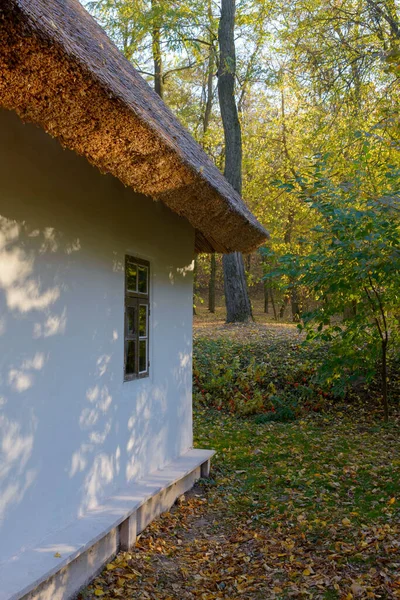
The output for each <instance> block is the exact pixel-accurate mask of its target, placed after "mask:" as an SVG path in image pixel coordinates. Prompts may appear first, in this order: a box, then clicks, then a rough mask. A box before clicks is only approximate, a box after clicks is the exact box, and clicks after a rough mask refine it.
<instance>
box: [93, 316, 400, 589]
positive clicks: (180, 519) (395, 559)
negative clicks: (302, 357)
mask: <svg viewBox="0 0 400 600" xmlns="http://www.w3.org/2000/svg"><path fill="white" fill-rule="evenodd" d="M221 328H222V329H221V330H220V333H219V334H216V333H215V327H213V328H212V333H211V332H210V337H211V338H213V336H217V337H219V336H227V337H228V338H229V339H231V337H232V335H234V336H235V343H236V342H239V340H240V339H243V340H245V343H246V344H248V343H249V339H252V336H254V337H255V338H257V339H258V340H259V341H260V339H261V340H262V339H265V342H266V343H268V344H269V346H271V344H270V342H271V341H273V339H275V338H276V336H278V340H277V341H278V342H279V340H281V339H283V342H282V343H283V344H286V343H287V342H286V330H278V331H276V330H275V329H273V331H272V333H271V332H270V331H269V329H268V328H269V326H267V329H266V330H265V326H262V325H257V326H250V327H249V328H247V329H241V328H240V327H239V328H231V329H230V330H229V329H228V328H224V327H223V326H222V325H221ZM263 328H264V329H263ZM201 335H202V336H203V335H204V331H202V334H201ZM263 336H264V337H263ZM271 336H272V338H271ZM370 400H371V402H370V404H371V405H369V404H368V403H367V404H365V403H363V404H353V405H345V404H342V405H338V404H336V405H330V408H329V410H327V411H326V412H321V413H310V414H308V415H306V416H304V417H301V418H300V419H298V420H296V421H293V422H289V423H276V422H265V423H260V422H257V417H254V416H250V417H239V416H238V415H236V414H230V413H229V412H228V411H224V410H221V411H218V410H215V409H213V408H209V407H208V408H205V407H204V406H202V405H201V404H200V405H198V406H197V408H196V410H195V414H194V431H195V443H196V446H198V447H202V448H214V449H215V450H216V451H217V453H216V456H215V459H214V461H213V467H212V472H211V479H208V480H204V481H200V482H199V484H198V485H197V486H196V487H195V489H194V491H193V492H192V493H190V494H188V495H187V496H186V498H185V499H184V500H183V501H181V502H180V503H179V504H178V505H176V506H174V507H173V508H172V509H171V511H170V512H169V513H166V514H164V515H162V516H161V517H160V518H159V519H157V520H156V521H155V522H154V523H152V524H151V525H150V526H149V527H148V528H147V529H146V531H145V532H144V533H143V535H142V536H141V537H140V539H139V540H138V542H137V544H136V547H135V548H134V549H133V550H132V552H130V553H122V554H120V555H118V556H117V557H116V559H115V560H114V561H112V562H111V563H110V564H109V565H108V566H107V568H106V569H105V571H104V572H103V573H102V574H101V575H100V576H99V577H98V578H97V579H96V580H95V581H94V582H93V584H92V585H91V586H89V587H88V588H87V589H86V590H85V591H84V593H82V596H81V597H82V598H85V599H88V600H93V599H94V598H96V597H102V598H103V600H109V599H111V598H124V599H125V598H126V599H128V598H151V599H155V600H184V599H185V598H188V599H189V598H190V599H192V598H200V599H201V600H213V599H217V598H224V599H233V598H239V597H240V598H245V599H254V600H258V599H260V600H265V599H270V598H271V599H275V598H276V599H278V600H284V599H286V598H317V599H325V600H328V599H336V600H352V599H353V598H360V599H363V598H383V599H391V598H400V444H399V441H400V420H399V415H398V414H397V413H396V412H395V411H394V413H393V414H392V418H391V421H390V423H389V424H388V425H384V424H383V423H382V421H381V419H380V415H379V413H377V412H375V404H376V403H375V401H374V398H371V399H370Z"/></svg>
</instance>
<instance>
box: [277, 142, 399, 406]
mask: <svg viewBox="0 0 400 600" xmlns="http://www.w3.org/2000/svg"><path fill="white" fill-rule="evenodd" d="M370 153H371V149H370V146H369V145H368V144H365V145H364V150H363V153H362V155H361V157H360V159H359V160H358V161H357V162H356V163H355V164H354V172H353V175H352V176H351V177H349V178H348V179H347V180H346V181H341V182H337V181H335V177H334V175H333V174H332V171H331V169H329V168H328V167H327V165H326V161H325V160H323V159H320V158H319V159H318V160H317V161H316V162H315V164H314V165H313V167H312V169H311V170H310V171H309V172H308V173H307V174H306V175H305V176H303V177H302V178H301V179H300V178H298V180H297V184H299V185H298V187H297V188H296V187H293V189H292V190H291V193H292V194H294V195H296V196H297V197H298V198H299V200H300V201H301V202H303V203H304V204H306V205H307V206H309V208H310V209H311V211H312V212H313V213H315V220H316V222H317V223H318V224H317V225H316V226H315V227H314V229H313V237H312V241H311V245H310V242H309V241H307V242H305V244H306V245H307V247H308V248H309V249H308V252H306V253H304V254H303V255H299V254H293V253H291V254H286V255H284V256H282V257H279V258H278V259H277V261H278V267H277V269H276V270H275V272H273V273H272V276H275V277H276V276H281V277H284V278H285V279H286V282H287V283H286V285H287V288H288V289H289V290H292V289H293V288H294V287H295V286H304V287H305V288H306V289H308V290H309V292H310V294H311V295H312V296H313V298H314V300H315V301H316V305H315V308H314V310H312V311H309V312H307V313H305V314H303V325H301V326H300V327H304V328H305V329H306V331H307V339H308V340H319V341H322V342H329V345H330V351H329V353H328V354H327V356H326V357H325V360H324V361H323V364H322V365H321V368H320V369H319V373H318V376H319V380H320V381H323V382H324V383H327V384H329V385H331V386H332V387H333V391H334V392H335V393H337V394H341V395H344V394H345V393H346V390H347V389H348V385H349V384H354V383H355V382H357V381H358V382H359V381H363V382H365V383H367V384H368V383H370V382H371V381H372V380H373V379H374V378H376V377H377V373H378V369H383V370H385V369H386V365H385V361H386V353H387V351H390V349H391V347H393V345H392V342H394V341H395V338H396V334H398V331H399V315H400V285H399V282H400V196H399V193H400V192H399V190H400V171H399V170H398V169H396V168H395V167H392V166H388V167H387V169H386V172H385V173H384V174H383V175H382V177H381V180H380V182H379V189H375V191H373V190H371V189H369V188H368V185H367V183H366V182H368V177H367V173H366V171H365V169H366V165H367V162H368V159H369V156H370ZM386 379H387V373H386V371H385V373H383V371H382V393H383V395H385V389H384V388H385V386H386Z"/></svg>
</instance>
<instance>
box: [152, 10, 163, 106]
mask: <svg viewBox="0 0 400 600" xmlns="http://www.w3.org/2000/svg"><path fill="white" fill-rule="evenodd" d="M151 9H152V11H153V30H152V54H153V63H154V89H155V91H156V93H157V94H158V95H159V96H160V98H162V97H163V96H164V82H163V65H162V55H161V26H160V17H159V15H157V0H151Z"/></svg>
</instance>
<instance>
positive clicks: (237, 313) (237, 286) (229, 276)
mask: <svg viewBox="0 0 400 600" xmlns="http://www.w3.org/2000/svg"><path fill="white" fill-rule="evenodd" d="M222 264H223V267H224V291H225V302H226V322H227V323H245V322H247V321H249V319H252V312H251V304H250V300H249V295H248V293H247V283H246V274H245V272H244V263H243V256H242V255H241V253H240V252H233V253H232V254H224V256H223V258H222Z"/></svg>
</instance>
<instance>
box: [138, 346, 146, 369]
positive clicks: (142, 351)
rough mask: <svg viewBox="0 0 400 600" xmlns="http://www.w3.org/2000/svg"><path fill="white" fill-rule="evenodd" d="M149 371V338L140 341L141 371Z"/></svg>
mask: <svg viewBox="0 0 400 600" xmlns="http://www.w3.org/2000/svg"><path fill="white" fill-rule="evenodd" d="M146 371H147V340H140V342H139V373H145V372H146Z"/></svg>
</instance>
